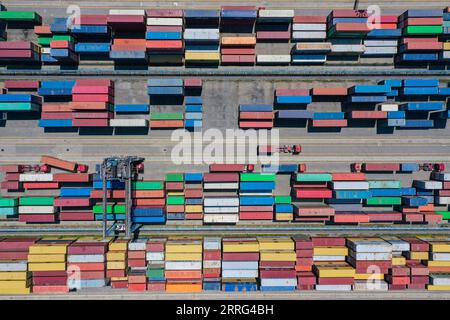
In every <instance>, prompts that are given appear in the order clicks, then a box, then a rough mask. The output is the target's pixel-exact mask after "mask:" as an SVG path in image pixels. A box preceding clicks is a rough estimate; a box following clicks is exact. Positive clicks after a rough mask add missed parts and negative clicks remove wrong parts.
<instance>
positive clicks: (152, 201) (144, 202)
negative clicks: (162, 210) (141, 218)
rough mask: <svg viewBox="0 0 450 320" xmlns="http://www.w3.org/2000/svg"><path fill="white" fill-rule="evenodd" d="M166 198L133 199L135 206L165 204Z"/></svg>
mask: <svg viewBox="0 0 450 320" xmlns="http://www.w3.org/2000/svg"><path fill="white" fill-rule="evenodd" d="M165 204H166V199H164V198H161V199H133V206H162V207H163V206H164V205H165Z"/></svg>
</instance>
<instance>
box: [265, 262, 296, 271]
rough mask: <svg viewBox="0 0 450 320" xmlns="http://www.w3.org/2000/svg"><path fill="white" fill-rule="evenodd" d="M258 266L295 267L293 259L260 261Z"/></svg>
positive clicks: (268, 267)
mask: <svg viewBox="0 0 450 320" xmlns="http://www.w3.org/2000/svg"><path fill="white" fill-rule="evenodd" d="M259 268H260V269H262V268H267V269H271V268H295V262H294V261H260V262H259Z"/></svg>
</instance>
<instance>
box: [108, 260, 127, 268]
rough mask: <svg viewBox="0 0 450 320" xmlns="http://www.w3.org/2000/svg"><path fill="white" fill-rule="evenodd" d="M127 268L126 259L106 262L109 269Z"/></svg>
mask: <svg viewBox="0 0 450 320" xmlns="http://www.w3.org/2000/svg"><path fill="white" fill-rule="evenodd" d="M125 268H126V264H125V261H108V262H106V269H108V270H123V269H125Z"/></svg>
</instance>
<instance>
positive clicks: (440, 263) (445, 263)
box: [425, 260, 450, 267]
mask: <svg viewBox="0 0 450 320" xmlns="http://www.w3.org/2000/svg"><path fill="white" fill-rule="evenodd" d="M425 264H426V265H427V266H429V267H450V261H431V260H429V261H425Z"/></svg>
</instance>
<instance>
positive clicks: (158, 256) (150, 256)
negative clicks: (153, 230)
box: [145, 252, 164, 261]
mask: <svg viewBox="0 0 450 320" xmlns="http://www.w3.org/2000/svg"><path fill="white" fill-rule="evenodd" d="M145 258H146V260H147V261H162V260H164V252H147V253H146V257H145Z"/></svg>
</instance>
